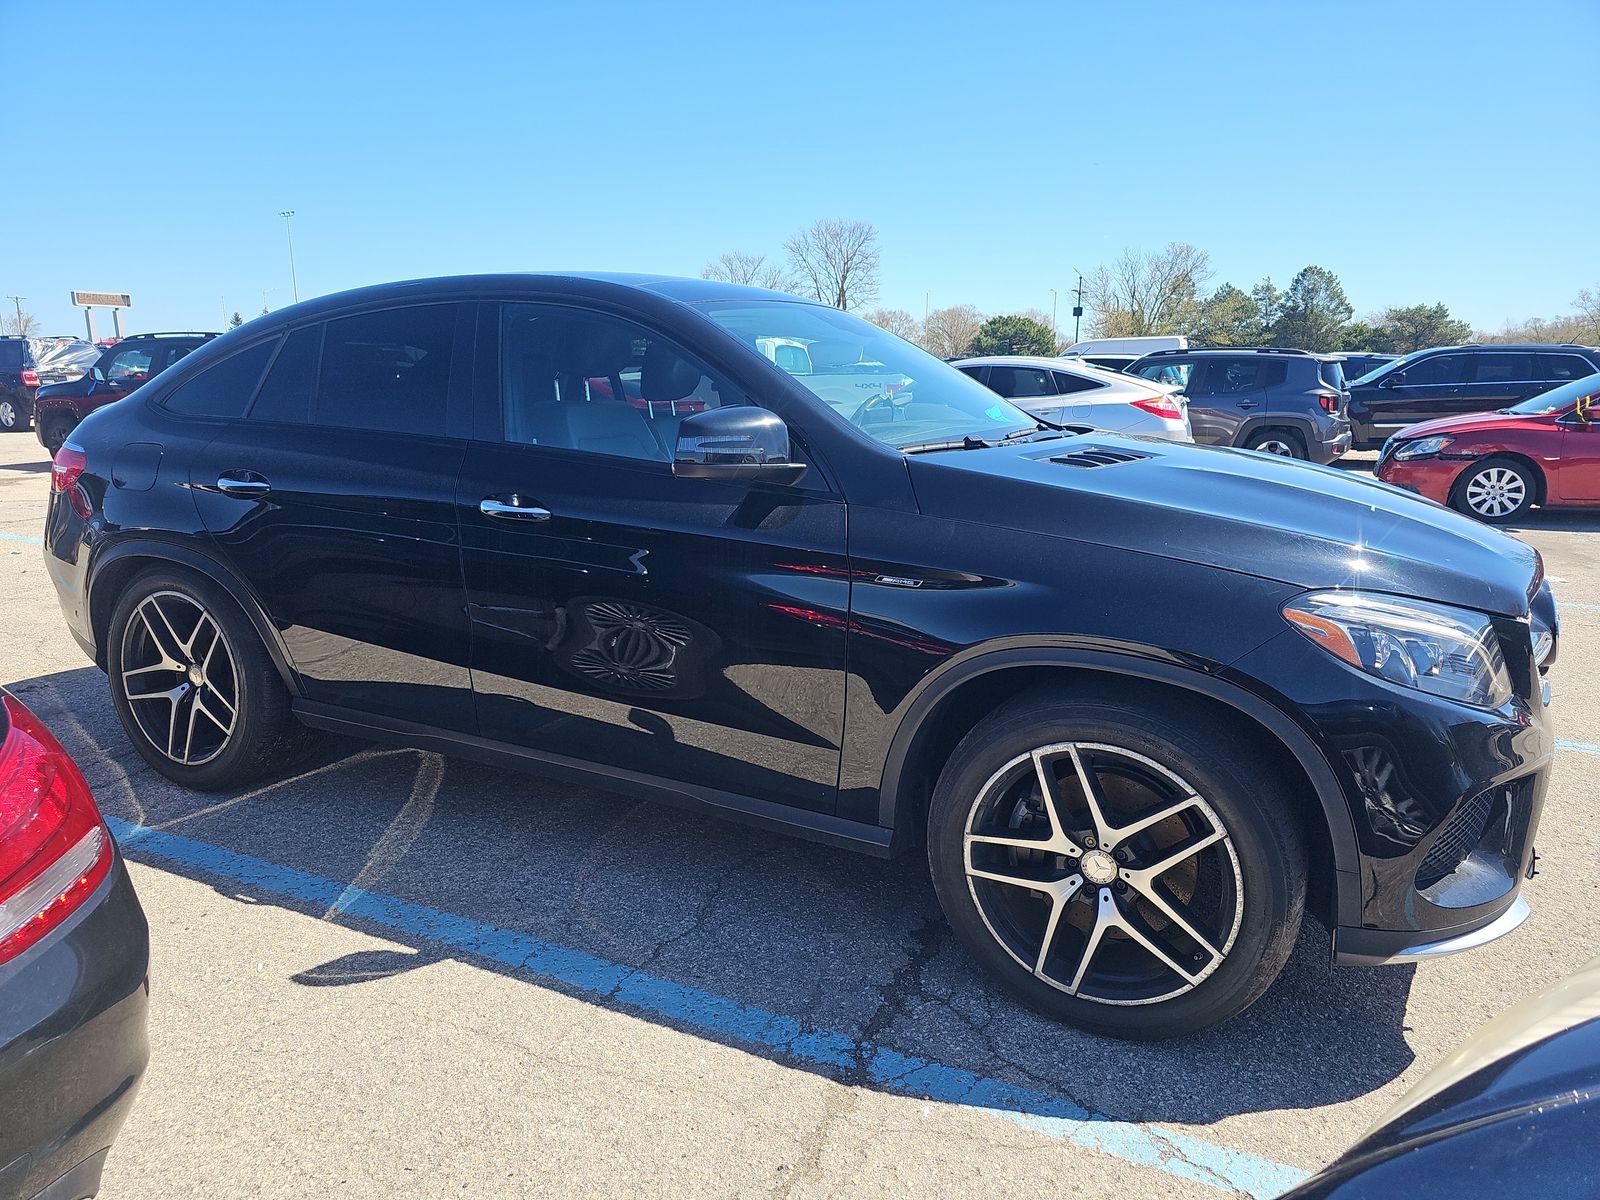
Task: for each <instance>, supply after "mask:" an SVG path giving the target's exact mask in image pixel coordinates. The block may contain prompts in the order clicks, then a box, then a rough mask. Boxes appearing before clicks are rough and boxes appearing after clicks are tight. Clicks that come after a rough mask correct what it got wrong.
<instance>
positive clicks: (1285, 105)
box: [0, 0, 1600, 332]
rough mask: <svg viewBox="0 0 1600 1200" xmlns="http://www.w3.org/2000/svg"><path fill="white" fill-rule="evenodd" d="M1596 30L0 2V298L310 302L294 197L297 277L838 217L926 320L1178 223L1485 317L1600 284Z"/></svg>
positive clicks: (1151, 10) (522, 263) (1056, 278)
mask: <svg viewBox="0 0 1600 1200" xmlns="http://www.w3.org/2000/svg"><path fill="white" fill-rule="evenodd" d="M691 13H692V14H693V15H690V14H691ZM1597 44H1600V2H1597V0H1541V2H1539V3H1531V4H1530V3H1523V4H1515V5H1505V4H1499V3H1488V2H1486V0H1453V2H1449V3H1421V2H1411V0H1406V2H1398V0H1389V2H1387V3H1371V4H1368V3H1344V4H1302V3H1296V4H1278V3H1259V4H1258V3H1236V4H1230V3H1226V2H1225V0H1218V2H1217V3H1194V2H1192V0H1191V2H1189V3H1174V4H1158V3H1150V4H1136V3H1117V4H1111V3H1102V4H1094V5H1090V4H1084V3H1063V2H1060V0H1057V2H1054V3H1043V4H1037V5H1029V4H1007V3H994V2H989V3H983V4H980V3H976V2H973V3H964V4H941V3H937V2H936V0H918V2H916V3H912V2H901V3H882V4H875V3H871V2H870V0H853V2H850V3H831V2H829V3H808V4H787V5H776V4H759V3H751V2H749V0H744V2H742V3H729V4H703V5H690V4H682V5H680V4H666V3H637V4H636V3H610V4H597V3H588V4H581V3H570V4H533V3H519V4H491V3H483V4H476V3H454V4H425V5H424V4H415V3H407V2H405V0H393V2H391V3H388V4H383V5H377V4H371V5H368V4H348V5H347V4H344V3H329V2H327V0H322V2H320V3H315V4H300V3H280V4H270V5H268V4H255V3H241V4H228V3H216V2H215V0H213V2H212V3H208V4H204V5H192V6H191V5H188V4H185V3H178V2H176V0H160V2H158V3H148V4H131V3H128V2H127V0H119V2H117V3H106V4H102V3H97V2H83V0H73V2H72V3H70V4H67V5H62V4H60V3H56V2H50V3H46V2H43V0H0V45H3V46H4V47H5V49H6V67H5V77H6V78H5V83H6V93H7V97H6V99H7V104H6V108H7V112H8V116H9V118H10V119H9V120H8V121H7V126H8V128H9V130H10V136H9V138H8V144H9V152H8V154H7V156H6V157H7V169H6V172H5V182H4V183H3V184H0V247H3V249H0V295H3V294H9V293H20V294H22V295H25V296H27V297H28V300H27V307H28V308H29V309H30V310H32V311H33V312H34V313H35V314H36V315H38V317H39V318H40V319H41V321H42V322H43V325H44V327H45V330H46V331H47V332H58V331H65V332H70V331H74V330H77V329H80V328H81V327H82V318H81V313H80V312H79V311H78V310H77V309H74V308H72V307H71V305H70V304H69V302H68V297H67V293H68V291H69V290H71V289H73V288H82V289H95V290H101V289H104V290H117V291H129V292H132V293H133V299H134V304H135V308H134V309H133V310H132V312H131V313H130V314H128V316H129V328H130V330H141V329H161V328H215V327H217V326H218V323H219V321H220V320H221V319H222V318H221V311H220V310H222V309H226V310H227V311H230V312H231V311H232V310H234V309H239V310H241V311H242V312H244V313H245V314H246V315H253V314H254V313H256V312H258V311H259V310H260V308H261V303H262V291H263V289H266V290H267V292H268V295H267V303H268V304H269V305H271V306H272V307H273V308H277V307H281V306H282V305H284V304H286V303H288V302H289V299H290V294H289V271H288V264H287V256H286V253H285V249H284V229H283V222H282V221H281V220H279V219H278V217H277V215H276V214H277V213H278V211H279V210H280V209H285V208H292V209H294V210H296V212H297V214H298V215H297V216H296V218H295V223H294V233H295V250H296V256H297V260H298V265H299V279H300V294H301V296H302V297H308V296H311V295H316V294H319V293H322V292H329V291H337V290H340V289H343V288H347V287H353V286H357V285H360V284H366V283H374V282H378V281H382V280H390V279H404V278H412V277H416V276H422V275H434V274H456V273H462V272H472V271H489V270H537V269H550V268H556V269H560V268H573V267H591V268H597V269H611V270H644V271H661V272H670V273H675V274H686V275H692V274H696V273H698V272H699V270H700V268H701V267H702V266H703V265H704V264H705V263H706V261H707V260H708V259H710V258H712V257H713V256H715V255H716V254H717V253H719V252H720V251H723V250H728V249H742V250H751V251H767V252H772V253H781V247H782V243H783V240H784V238H785V237H786V236H787V235H789V234H790V233H792V232H793V231H794V230H796V229H798V228H800V227H801V226H803V225H805V224H807V223H809V222H810V221H812V220H814V219H816V218H819V217H830V216H840V217H849V218H858V219H861V220H866V221H870V222H871V223H872V224H874V225H875V226H876V227H877V229H878V233H879V239H880V244H881V248H882V254H883V264H882V292H881V297H880V300H881V302H882V303H884V304H887V305H891V306H897V307H903V308H906V309H909V310H912V311H913V312H915V313H916V315H918V316H920V315H921V312H922V307H923V301H924V295H925V294H928V295H930V296H931V302H932V304H933V306H934V307H938V306H940V305H942V304H954V303H963V302H968V303H972V304H976V305H977V306H978V307H979V308H981V309H983V310H984V311H985V312H1003V311H1013V310H1016V309H1021V308H1028V307H1038V308H1044V309H1048V308H1049V307H1050V302H1051V298H1050V289H1051V288H1055V289H1057V290H1058V291H1059V292H1060V294H1061V300H1060V304H1061V312H1062V313H1063V314H1065V313H1066V312H1067V310H1068V308H1069V307H1070V305H1069V301H1068V299H1067V293H1068V291H1069V289H1071V288H1072V286H1073V284H1074V281H1075V274H1074V271H1075V269H1076V268H1080V267H1081V268H1082V269H1084V270H1089V269H1091V268H1093V267H1094V266H1095V265H1096V264H1097V263H1099V262H1102V261H1105V260H1108V259H1110V258H1112V257H1114V256H1115V255H1116V254H1117V253H1118V252H1119V251H1120V250H1121V249H1122V248H1123V247H1145V248H1150V247H1157V246H1160V245H1163V244H1165V243H1166V242H1169V241H1174V240H1178V241H1187V242H1192V243H1194V244H1195V245H1197V246H1200V247H1202V248H1204V249H1206V250H1208V251H1209V252H1210V254H1211V256H1212V260H1213V263H1214V266H1215V275H1214V277H1213V279H1212V284H1213V285H1214V284H1216V283H1220V282H1222V281H1223V280H1229V281H1232V282H1234V283H1236V284H1238V285H1240V286H1242V287H1249V285H1250V284H1251V283H1253V282H1254V281H1256V280H1257V279H1259V278H1261V277H1262V276H1263V275H1267V274H1270V275H1272V276H1273V278H1274V279H1275V280H1277V281H1278V282H1279V283H1280V284H1281V283H1286V282H1287V281H1288V279H1289V277H1290V276H1292V275H1293V274H1294V272H1295V271H1296V270H1298V269H1299V268H1300V267H1302V266H1304V265H1305V264H1307V263H1318V264H1321V265H1323V266H1326V267H1328V268H1330V269H1332V270H1333V271H1334V272H1335V273H1337V274H1338V275H1339V276H1340V277H1341V279H1342V280H1343V281H1344V284H1345V288H1346V291H1347V292H1348V293H1349V296H1350V298H1351V301H1352V302H1353V303H1354V305H1355V306H1356V310H1357V312H1358V313H1365V312H1368V311H1371V310H1373V309H1376V308H1379V307H1381V306H1383V305H1385V304H1389V303H1414V302H1419V301H1429V302H1432V301H1435V300H1443V301H1445V302H1446V303H1447V304H1449V306H1450V307H1451V309H1452V310H1454V311H1455V312H1456V313H1457V314H1458V315H1460V316H1463V317H1465V318H1466V319H1467V320H1469V321H1471V322H1473V323H1474V324H1475V325H1477V326H1479V327H1487V328H1498V327H1499V326H1500V325H1501V324H1502V323H1503V322H1504V321H1506V320H1507V319H1508V318H1524V317H1528V316H1536V315H1538V316H1551V315H1555V314H1557V313H1560V312H1565V311H1568V308H1569V302H1570V300H1571V299H1572V297H1573V296H1574V294H1575V293H1576V292H1577V290H1578V289H1579V288H1580V287H1594V286H1596V285H1600V220H1597V219H1596V212H1597V211H1600V152H1597V151H1600V87H1597V85H1596V75H1595V63H1596V61H1597V59H1596V46H1597ZM0 303H6V304H9V303H10V302H9V301H4V300H0ZM1069 321H1070V318H1064V323H1066V322H1069ZM109 327H110V321H109V314H105V313H103V314H101V328H102V331H108V330H109Z"/></svg>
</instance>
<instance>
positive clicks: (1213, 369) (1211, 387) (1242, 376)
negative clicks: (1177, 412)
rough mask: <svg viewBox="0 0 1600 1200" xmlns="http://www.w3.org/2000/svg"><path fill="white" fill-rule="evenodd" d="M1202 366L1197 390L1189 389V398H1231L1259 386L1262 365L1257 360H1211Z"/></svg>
mask: <svg viewBox="0 0 1600 1200" xmlns="http://www.w3.org/2000/svg"><path fill="white" fill-rule="evenodd" d="M1203 365H1204V372H1203V374H1202V375H1201V378H1200V380H1199V387H1198V389H1196V388H1194V387H1191V388H1190V389H1189V394H1190V395H1191V396H1196V395H1198V396H1233V395H1237V394H1238V393H1240V392H1253V391H1255V390H1256V389H1257V388H1259V387H1260V386H1261V375H1262V370H1261V368H1262V363H1261V362H1260V360H1258V359H1253V358H1212V359H1207V360H1206V362H1205V363H1204V364H1203Z"/></svg>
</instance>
